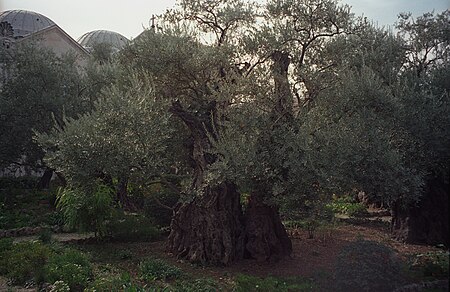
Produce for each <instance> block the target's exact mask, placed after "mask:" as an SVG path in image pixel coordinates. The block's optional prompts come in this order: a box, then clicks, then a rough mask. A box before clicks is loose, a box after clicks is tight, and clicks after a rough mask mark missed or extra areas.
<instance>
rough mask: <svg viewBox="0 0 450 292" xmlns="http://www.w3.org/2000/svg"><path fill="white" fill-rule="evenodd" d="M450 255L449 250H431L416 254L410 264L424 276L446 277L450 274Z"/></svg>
mask: <svg viewBox="0 0 450 292" xmlns="http://www.w3.org/2000/svg"><path fill="white" fill-rule="evenodd" d="M449 256H450V254H449V252H448V251H430V252H427V253H422V254H417V255H415V256H414V258H413V259H412V262H411V264H410V265H411V268H412V269H413V270H416V271H419V272H420V273H421V274H422V276H424V277H432V278H446V277H448V275H449Z"/></svg>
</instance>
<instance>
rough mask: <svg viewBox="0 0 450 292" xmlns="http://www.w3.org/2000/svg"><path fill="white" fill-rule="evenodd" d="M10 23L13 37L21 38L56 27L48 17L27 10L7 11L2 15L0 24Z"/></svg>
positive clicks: (0, 15)
mask: <svg viewBox="0 0 450 292" xmlns="http://www.w3.org/2000/svg"><path fill="white" fill-rule="evenodd" d="M2 22H4V23H9V24H10V25H11V28H12V36H13V37H14V38H21V37H24V36H27V35H29V34H32V33H35V32H38V31H40V30H42V29H45V28H47V27H50V26H53V25H55V23H54V22H53V21H52V20H51V19H49V18H48V17H46V16H44V15H42V14H39V13H36V12H32V11H27V10H7V11H3V12H1V14H0V23H2Z"/></svg>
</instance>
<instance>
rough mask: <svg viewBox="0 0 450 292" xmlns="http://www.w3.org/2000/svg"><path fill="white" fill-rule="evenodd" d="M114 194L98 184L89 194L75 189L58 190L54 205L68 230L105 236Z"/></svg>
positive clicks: (112, 208)
mask: <svg viewBox="0 0 450 292" xmlns="http://www.w3.org/2000/svg"><path fill="white" fill-rule="evenodd" d="M113 198H114V192H113V190H112V189H111V188H110V187H108V186H105V185H102V184H99V185H97V186H96V187H95V189H94V190H93V191H91V192H86V191H83V190H81V189H76V188H65V189H62V188H60V189H59V191H58V193H57V199H56V204H57V207H58V209H59V210H60V211H61V212H62V214H63V218H64V223H65V225H66V226H67V227H69V228H75V229H78V230H80V231H93V232H95V235H96V236H97V235H98V236H104V235H106V227H105V226H106V222H108V220H110V219H111V217H112V214H113V212H114V199H113Z"/></svg>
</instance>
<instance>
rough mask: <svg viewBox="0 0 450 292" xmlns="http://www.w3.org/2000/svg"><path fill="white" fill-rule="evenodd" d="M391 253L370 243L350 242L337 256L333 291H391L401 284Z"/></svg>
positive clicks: (398, 270)
mask: <svg viewBox="0 0 450 292" xmlns="http://www.w3.org/2000/svg"><path fill="white" fill-rule="evenodd" d="M401 270H402V264H401V262H400V260H399V259H398V258H397V256H396V254H395V253H394V251H393V250H392V249H391V248H389V247H386V246H384V245H381V244H379V243H377V242H373V241H365V240H360V241H356V242H352V243H350V244H349V245H347V246H346V247H344V248H343V250H342V251H341V252H340V254H339V255H338V260H337V265H336V282H335V285H336V289H337V291H393V290H394V289H395V288H396V287H398V286H400V285H401V284H402V282H403V276H402V274H401Z"/></svg>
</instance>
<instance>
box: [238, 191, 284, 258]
mask: <svg viewBox="0 0 450 292" xmlns="http://www.w3.org/2000/svg"><path fill="white" fill-rule="evenodd" d="M245 235H246V239H245V242H246V243H245V248H246V255H248V256H249V257H251V258H254V259H256V260H258V261H271V262H273V261H278V260H280V259H281V258H283V257H285V256H289V255H290V254H291V253H292V243H291V240H290V239H289V237H288V234H287V232H286V229H285V228H284V226H283V224H282V223H281V219H280V216H279V214H278V211H277V210H276V209H275V208H274V207H272V206H269V205H267V204H265V203H264V202H263V200H262V196H261V195H260V194H258V193H256V192H254V193H252V194H251V196H250V200H249V204H248V206H247V209H246V213H245Z"/></svg>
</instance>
